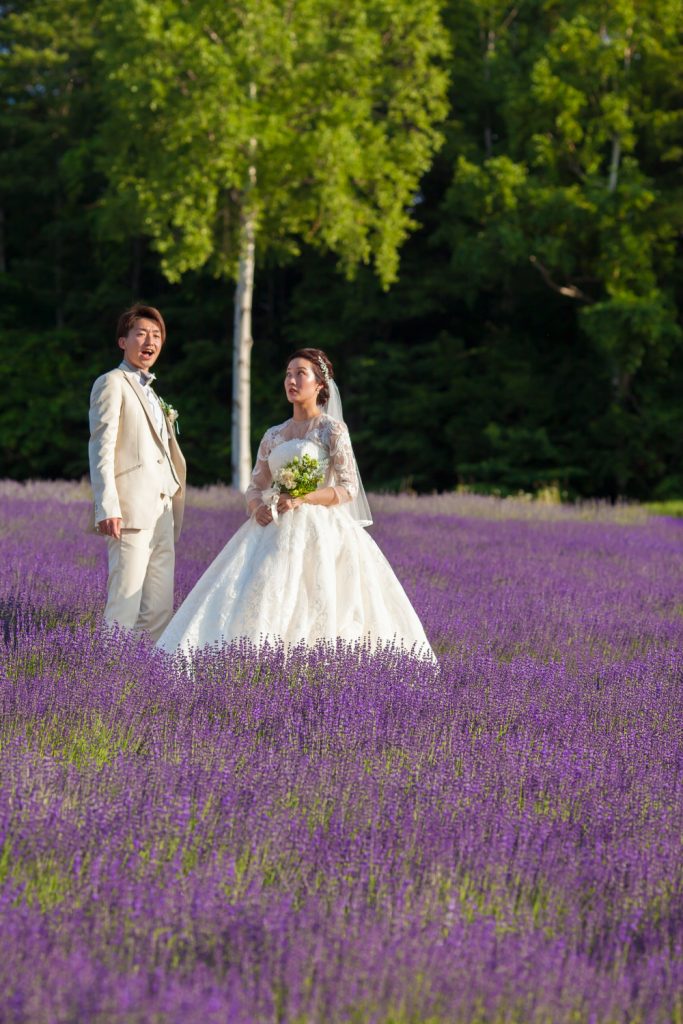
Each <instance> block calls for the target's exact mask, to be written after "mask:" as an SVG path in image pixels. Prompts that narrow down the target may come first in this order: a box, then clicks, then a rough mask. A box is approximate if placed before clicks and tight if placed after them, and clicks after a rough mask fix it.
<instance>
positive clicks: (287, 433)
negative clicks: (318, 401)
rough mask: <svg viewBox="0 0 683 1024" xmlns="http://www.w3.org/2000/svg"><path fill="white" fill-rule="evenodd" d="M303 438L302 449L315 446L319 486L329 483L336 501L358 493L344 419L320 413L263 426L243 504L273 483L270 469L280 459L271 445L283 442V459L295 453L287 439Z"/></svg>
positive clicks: (257, 497) (278, 463)
mask: <svg viewBox="0 0 683 1024" xmlns="http://www.w3.org/2000/svg"><path fill="white" fill-rule="evenodd" d="M296 441H300V442H304V444H302V446H301V447H302V450H303V451H307V450H308V451H309V454H314V452H313V450H312V449H311V448H310V446H315V447H316V449H317V458H318V461H319V463H320V466H321V469H322V470H323V471H324V473H325V479H324V482H323V484H322V486H323V487H333V488H334V490H335V493H336V495H337V503H339V504H340V503H342V502H346V501H350V500H351V499H352V498H354V497H355V496H356V494H357V493H358V479H357V475H356V463H355V459H354V457H353V450H352V448H351V438H350V437H349V431H348V429H347V426H346V424H345V423H341V422H340V421H339V420H335V419H332V417H331V416H327V415H326V414H325V413H320V415H318V416H314V417H313V418H312V419H310V420H294V419H289V420H286V421H285V422H284V423H279V424H278V425H277V426H275V427H270V428H269V429H268V430H266V432H265V434H264V435H263V438H262V439H261V443H260V445H259V449H258V454H257V456H256V463H255V465H254V469H253V472H252V474H251V483H250V484H249V487H248V488H247V493H246V499H247V505H250V503H251V502H252V501H254V499H258V500H260V499H261V493H262V491H265V490H266V489H267V488H269V487H270V486H271V485H272V483H273V473H274V471H275V470H276V469H277V468H279V465H282V464H283V462H282V460H281V459H279V458H278V457H277V455H275V454H274V453H275V449H276V448H278V447H280V445H284V444H287V447H288V449H292V450H291V454H290V452H289V451H288V452H287V453H286V454H287V458H285V459H284V461H285V462H287V461H289V460H290V459H291V458H292V457H293V456H294V455H295V454H297V447H298V446H297V445H296V444H290V442H296ZM282 454H283V455H284V454H285V453H284V452H283V453H282Z"/></svg>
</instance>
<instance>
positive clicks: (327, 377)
mask: <svg viewBox="0 0 683 1024" xmlns="http://www.w3.org/2000/svg"><path fill="white" fill-rule="evenodd" d="M316 358H317V361H318V366H319V367H320V372H321V373H322V375H323V380H324V381H325V384H326V385H327V387H329V386H330V371H329V370H328V369H327V364H326V363H325V360H324V359H323V357H322V356H317V357H316Z"/></svg>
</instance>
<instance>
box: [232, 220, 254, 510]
mask: <svg viewBox="0 0 683 1024" xmlns="http://www.w3.org/2000/svg"><path fill="white" fill-rule="evenodd" d="M255 239H256V216H255V214H254V212H253V210H251V209H247V210H245V212H244V215H243V217H242V226H241V230H240V265H239V277H238V279H237V287H236V288H235V316H234V323H233V339H232V434H231V441H232V444H231V449H232V460H231V461H232V486H233V487H236V488H237V489H238V490H239V491H246V489H247V487H248V485H249V480H250V478H251V445H250V434H251V349H252V346H253V344H254V339H253V338H252V335H251V310H252V298H253V294H254V248H255Z"/></svg>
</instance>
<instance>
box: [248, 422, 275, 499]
mask: <svg viewBox="0 0 683 1024" xmlns="http://www.w3.org/2000/svg"><path fill="white" fill-rule="evenodd" d="M274 437H275V428H274V427H270V429H269V430H266V432H265V434H264V435H263V437H262V438H261V443H260V445H259V446H258V453H257V455H256V462H255V463H254V468H253V470H252V473H251V482H250V484H249V486H248V487H247V490H246V494H245V497H246V500H247V508H248V509H249V511H250V512H252V511H253V509H252V508H250V505H251V503H252V502H254V501H258V502H259V503H260V502H261V500H262V499H261V491H265V489H266V488H267V487H270V485H271V483H272V482H273V478H272V475H271V472H270V466H269V465H268V456H269V455H270V453H271V452H272V450H273V440H274Z"/></svg>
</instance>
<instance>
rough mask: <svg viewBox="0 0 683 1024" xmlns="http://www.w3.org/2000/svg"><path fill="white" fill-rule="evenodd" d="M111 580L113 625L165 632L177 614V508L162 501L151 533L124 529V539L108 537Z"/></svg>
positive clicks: (154, 633)
mask: <svg viewBox="0 0 683 1024" xmlns="http://www.w3.org/2000/svg"><path fill="white" fill-rule="evenodd" d="M107 546H108V548H109V580H108V582H107V606H106V608H105V609H104V619H105V622H108V623H109V624H110V625H118V626H124V627H125V628H127V629H135V630H141V631H144V632H145V633H149V635H150V636H151V637H152V639H153V640H158V638H159V637H160V636H161V634H162V633H163V631H164V629H165V627H166V625H167V624H168V622H169V620H170V618H171V616H172V615H173V573H174V569H175V547H174V543H173V509H172V507H171V499H170V498H166V497H164V498H161V499H160V511H159V518H158V519H157V521H156V524H155V526H154V528H153V529H151V530H122V531H121V539H120V540H114V538H113V537H108V538H107Z"/></svg>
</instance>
